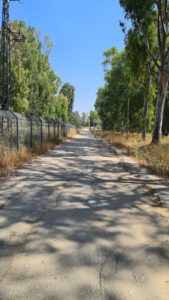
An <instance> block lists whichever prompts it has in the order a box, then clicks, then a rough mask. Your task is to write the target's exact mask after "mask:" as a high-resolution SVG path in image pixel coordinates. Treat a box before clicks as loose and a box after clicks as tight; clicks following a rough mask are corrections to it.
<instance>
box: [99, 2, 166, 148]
mask: <svg viewBox="0 0 169 300" xmlns="http://www.w3.org/2000/svg"><path fill="white" fill-rule="evenodd" d="M120 4H121V6H122V7H123V8H124V12H125V17H126V19H129V20H130V22H131V28H130V29H129V30H127V29H126V26H125V24H124V23H122V22H121V23H120V25H121V27H122V30H123V32H124V34H125V44H126V47H125V50H124V51H122V52H118V51H117V49H115V48H111V49H109V50H107V51H106V52H105V53H104V57H105V60H104V63H103V64H104V67H105V86H104V87H102V88H100V89H99V90H98V93H97V100H96V109H97V111H98V113H99V116H100V118H101V121H102V125H103V128H104V129H114V130H116V131H138V132H141V131H142V136H143V138H145V136H146V133H147V132H152V142H153V143H159V142H160V139H161V135H162V131H163V133H168V132H169V118H168V113H169V96H168V83H169V13H168V11H169V1H168V0H149V1H147V0H142V1H139V0H120Z"/></svg>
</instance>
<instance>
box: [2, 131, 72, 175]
mask: <svg viewBox="0 0 169 300" xmlns="http://www.w3.org/2000/svg"><path fill="white" fill-rule="evenodd" d="M76 134H77V131H76V129H75V128H74V129H73V128H72V130H71V132H70V134H69V136H68V137H67V138H60V139H59V140H57V141H56V142H55V143H51V142H50V143H47V142H46V143H35V144H34V145H33V147H32V148H28V147H26V146H21V147H20V149H15V148H12V149H11V148H8V147H3V146H1V147H0V177H3V176H7V175H9V174H11V173H12V172H13V171H15V169H17V168H19V167H21V166H22V165H23V164H24V163H31V161H32V160H33V159H35V158H36V157H38V156H39V155H42V154H44V153H47V152H48V151H49V150H52V149H54V148H55V146H56V145H59V144H61V143H64V142H65V141H66V140H67V139H71V138H73V137H74V136H75V135H76Z"/></svg>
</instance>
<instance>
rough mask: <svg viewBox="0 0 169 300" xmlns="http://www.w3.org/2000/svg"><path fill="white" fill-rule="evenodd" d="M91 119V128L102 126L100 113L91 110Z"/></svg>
mask: <svg viewBox="0 0 169 300" xmlns="http://www.w3.org/2000/svg"><path fill="white" fill-rule="evenodd" d="M89 119H90V126H91V127H93V126H100V124H101V120H100V118H99V115H98V112H97V111H96V110H91V111H90V115H89Z"/></svg>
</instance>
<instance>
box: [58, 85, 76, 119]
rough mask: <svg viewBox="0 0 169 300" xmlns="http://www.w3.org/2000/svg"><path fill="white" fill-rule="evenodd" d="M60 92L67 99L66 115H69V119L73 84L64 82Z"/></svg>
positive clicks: (72, 102)
mask: <svg viewBox="0 0 169 300" xmlns="http://www.w3.org/2000/svg"><path fill="white" fill-rule="evenodd" d="M60 94H63V95H64V96H66V97H67V99H68V115H69V119H70V117H71V113H72V111H73V104H74V98H75V88H74V86H73V85H71V84H69V83H64V84H63V86H62V88H61V90H60Z"/></svg>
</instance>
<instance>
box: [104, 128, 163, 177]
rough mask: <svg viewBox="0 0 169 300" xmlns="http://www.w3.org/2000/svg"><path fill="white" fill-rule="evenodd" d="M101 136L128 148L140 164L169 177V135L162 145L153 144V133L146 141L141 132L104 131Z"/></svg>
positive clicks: (128, 151) (111, 142) (129, 152)
mask: <svg viewBox="0 0 169 300" xmlns="http://www.w3.org/2000/svg"><path fill="white" fill-rule="evenodd" d="M101 137H102V138H103V139H105V140H106V141H107V142H108V143H110V144H113V145H116V146H117V147H119V148H122V149H125V150H127V153H128V154H129V155H131V156H134V157H135V158H136V159H137V161H138V162H139V164H140V165H142V166H144V167H148V168H150V169H151V170H153V171H154V172H155V173H156V174H158V175H160V176H164V177H169V137H163V138H162V142H161V144H160V145H151V138H152V136H151V134H148V135H147V137H146V140H145V141H144V140H143V139H142V137H141V134H138V133H132V134H121V133H114V132H107V131H104V132H102V133H101Z"/></svg>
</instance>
